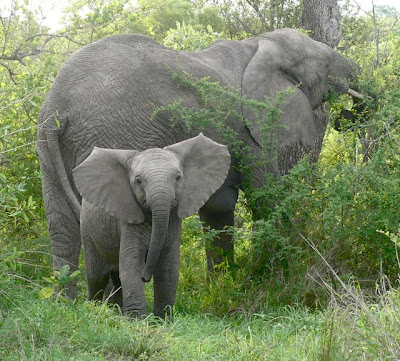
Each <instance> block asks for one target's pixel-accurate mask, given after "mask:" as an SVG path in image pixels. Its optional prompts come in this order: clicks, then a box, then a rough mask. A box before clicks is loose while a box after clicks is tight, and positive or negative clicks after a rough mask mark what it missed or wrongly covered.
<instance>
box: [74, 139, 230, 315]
mask: <svg viewBox="0 0 400 361" xmlns="http://www.w3.org/2000/svg"><path fill="white" fill-rule="evenodd" d="M229 166H230V155H229V152H228V149H227V147H226V146H224V145H220V144H218V143H215V142H213V141H212V140H210V139H209V138H206V137H204V136H203V135H202V134H201V135H199V136H197V137H195V138H191V139H188V140H185V141H183V142H180V143H177V144H174V145H171V146H168V147H165V148H164V149H160V148H151V149H148V150H145V151H143V152H138V151H136V150H119V149H104V148H94V150H93V152H92V153H91V154H90V156H89V157H88V158H87V159H86V160H85V161H84V162H83V163H81V164H80V165H79V166H78V167H77V168H75V169H74V171H73V175H74V180H75V184H76V186H77V188H78V190H79V192H80V194H81V195H82V198H83V201H82V208H81V217H80V221H81V237H82V243H83V248H84V254H85V265H86V274H87V280H88V289H89V299H100V300H101V299H102V298H103V292H104V289H105V288H106V285H107V283H108V280H109V276H110V275H111V277H112V279H113V281H114V284H115V285H116V286H119V285H121V286H122V295H121V294H120V293H121V292H120V291H118V293H117V295H116V297H115V299H116V301H117V302H118V303H119V304H120V305H121V306H123V309H124V311H125V312H126V313H127V314H129V315H131V316H133V317H142V316H144V315H145V314H146V308H147V307H146V300H145V295H144V282H148V281H150V279H151V277H152V276H153V275H154V307H153V313H154V314H155V315H157V316H161V317H163V316H165V313H166V314H167V315H169V311H170V309H171V306H172V305H173V303H174V300H175V295H176V288H177V285H178V277H179V249H180V239H181V225H182V218H184V217H187V216H190V215H192V214H194V213H195V212H197V211H198V210H199V209H200V208H201V207H202V206H203V205H204V203H205V202H206V201H207V200H208V199H209V198H210V196H211V195H212V194H213V193H214V192H215V191H216V190H217V189H218V188H219V187H220V186H221V185H222V183H223V182H224V180H225V178H226V176H227V174H228V171H229Z"/></svg>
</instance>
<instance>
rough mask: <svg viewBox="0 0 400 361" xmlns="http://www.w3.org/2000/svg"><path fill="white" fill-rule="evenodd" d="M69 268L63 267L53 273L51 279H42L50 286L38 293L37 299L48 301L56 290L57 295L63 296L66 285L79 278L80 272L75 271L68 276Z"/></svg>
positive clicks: (67, 266)
mask: <svg viewBox="0 0 400 361" xmlns="http://www.w3.org/2000/svg"><path fill="white" fill-rule="evenodd" d="M69 270H70V266H69V265H67V264H66V265H64V266H62V267H61V268H60V270H59V271H54V275H53V276H51V277H44V278H43V279H44V280H45V281H47V282H48V283H49V284H50V285H51V286H50V287H44V288H42V289H41V290H40V291H39V294H38V296H39V299H41V300H43V299H48V298H51V297H52V296H53V295H54V294H55V292H56V291H55V290H57V292H58V295H57V296H59V295H63V294H64V292H65V289H66V288H67V286H68V284H70V283H71V282H72V281H73V280H74V279H75V278H76V277H78V276H79V274H80V271H79V270H76V271H74V272H72V273H71V274H69Z"/></svg>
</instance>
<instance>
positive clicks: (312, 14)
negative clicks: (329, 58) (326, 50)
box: [301, 0, 342, 48]
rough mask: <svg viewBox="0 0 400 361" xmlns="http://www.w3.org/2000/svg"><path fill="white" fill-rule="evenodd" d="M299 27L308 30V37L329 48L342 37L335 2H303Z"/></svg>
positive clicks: (306, 0)
mask: <svg viewBox="0 0 400 361" xmlns="http://www.w3.org/2000/svg"><path fill="white" fill-rule="evenodd" d="M301 27H302V28H304V29H306V30H310V31H311V33H310V37H311V38H312V39H314V40H316V41H320V42H321V43H324V44H326V45H328V46H330V47H331V48H334V47H336V46H337V45H338V44H339V41H340V38H341V36H342V26H341V24H340V10H339V6H338V3H337V0H303V13H302V17H301Z"/></svg>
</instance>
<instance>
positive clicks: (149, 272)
mask: <svg viewBox="0 0 400 361" xmlns="http://www.w3.org/2000/svg"><path fill="white" fill-rule="evenodd" d="M169 198H170V197H168V196H167V195H165V196H164V197H160V195H159V194H158V195H157V197H155V201H154V202H151V210H152V226H151V239H150V246H149V251H148V253H147V258H146V264H145V267H144V271H143V273H142V281H143V282H149V281H150V280H151V277H152V276H153V273H154V271H155V268H156V267H157V263H158V260H159V258H160V255H161V252H162V249H163V247H164V243H165V238H166V236H167V231H168V224H169V214H170V211H171V202H170V201H169Z"/></svg>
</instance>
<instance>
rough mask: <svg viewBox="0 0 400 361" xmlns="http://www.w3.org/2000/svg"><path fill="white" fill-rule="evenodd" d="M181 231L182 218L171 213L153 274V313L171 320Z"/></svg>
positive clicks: (176, 282) (176, 284)
mask: <svg viewBox="0 0 400 361" xmlns="http://www.w3.org/2000/svg"><path fill="white" fill-rule="evenodd" d="M181 233H182V220H181V219H179V218H178V217H177V216H176V215H172V214H171V216H170V223H169V232H168V239H167V243H166V244H165V246H164V249H163V251H162V254H161V256H160V260H159V261H158V264H157V267H156V269H155V272H154V275H153V277H154V305H153V314H154V315H155V316H158V317H161V318H165V317H166V318H168V319H169V320H171V317H172V314H171V311H172V306H173V304H174V303H175V296H176V290H177V288H178V280H179V263H180V244H181Z"/></svg>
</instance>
